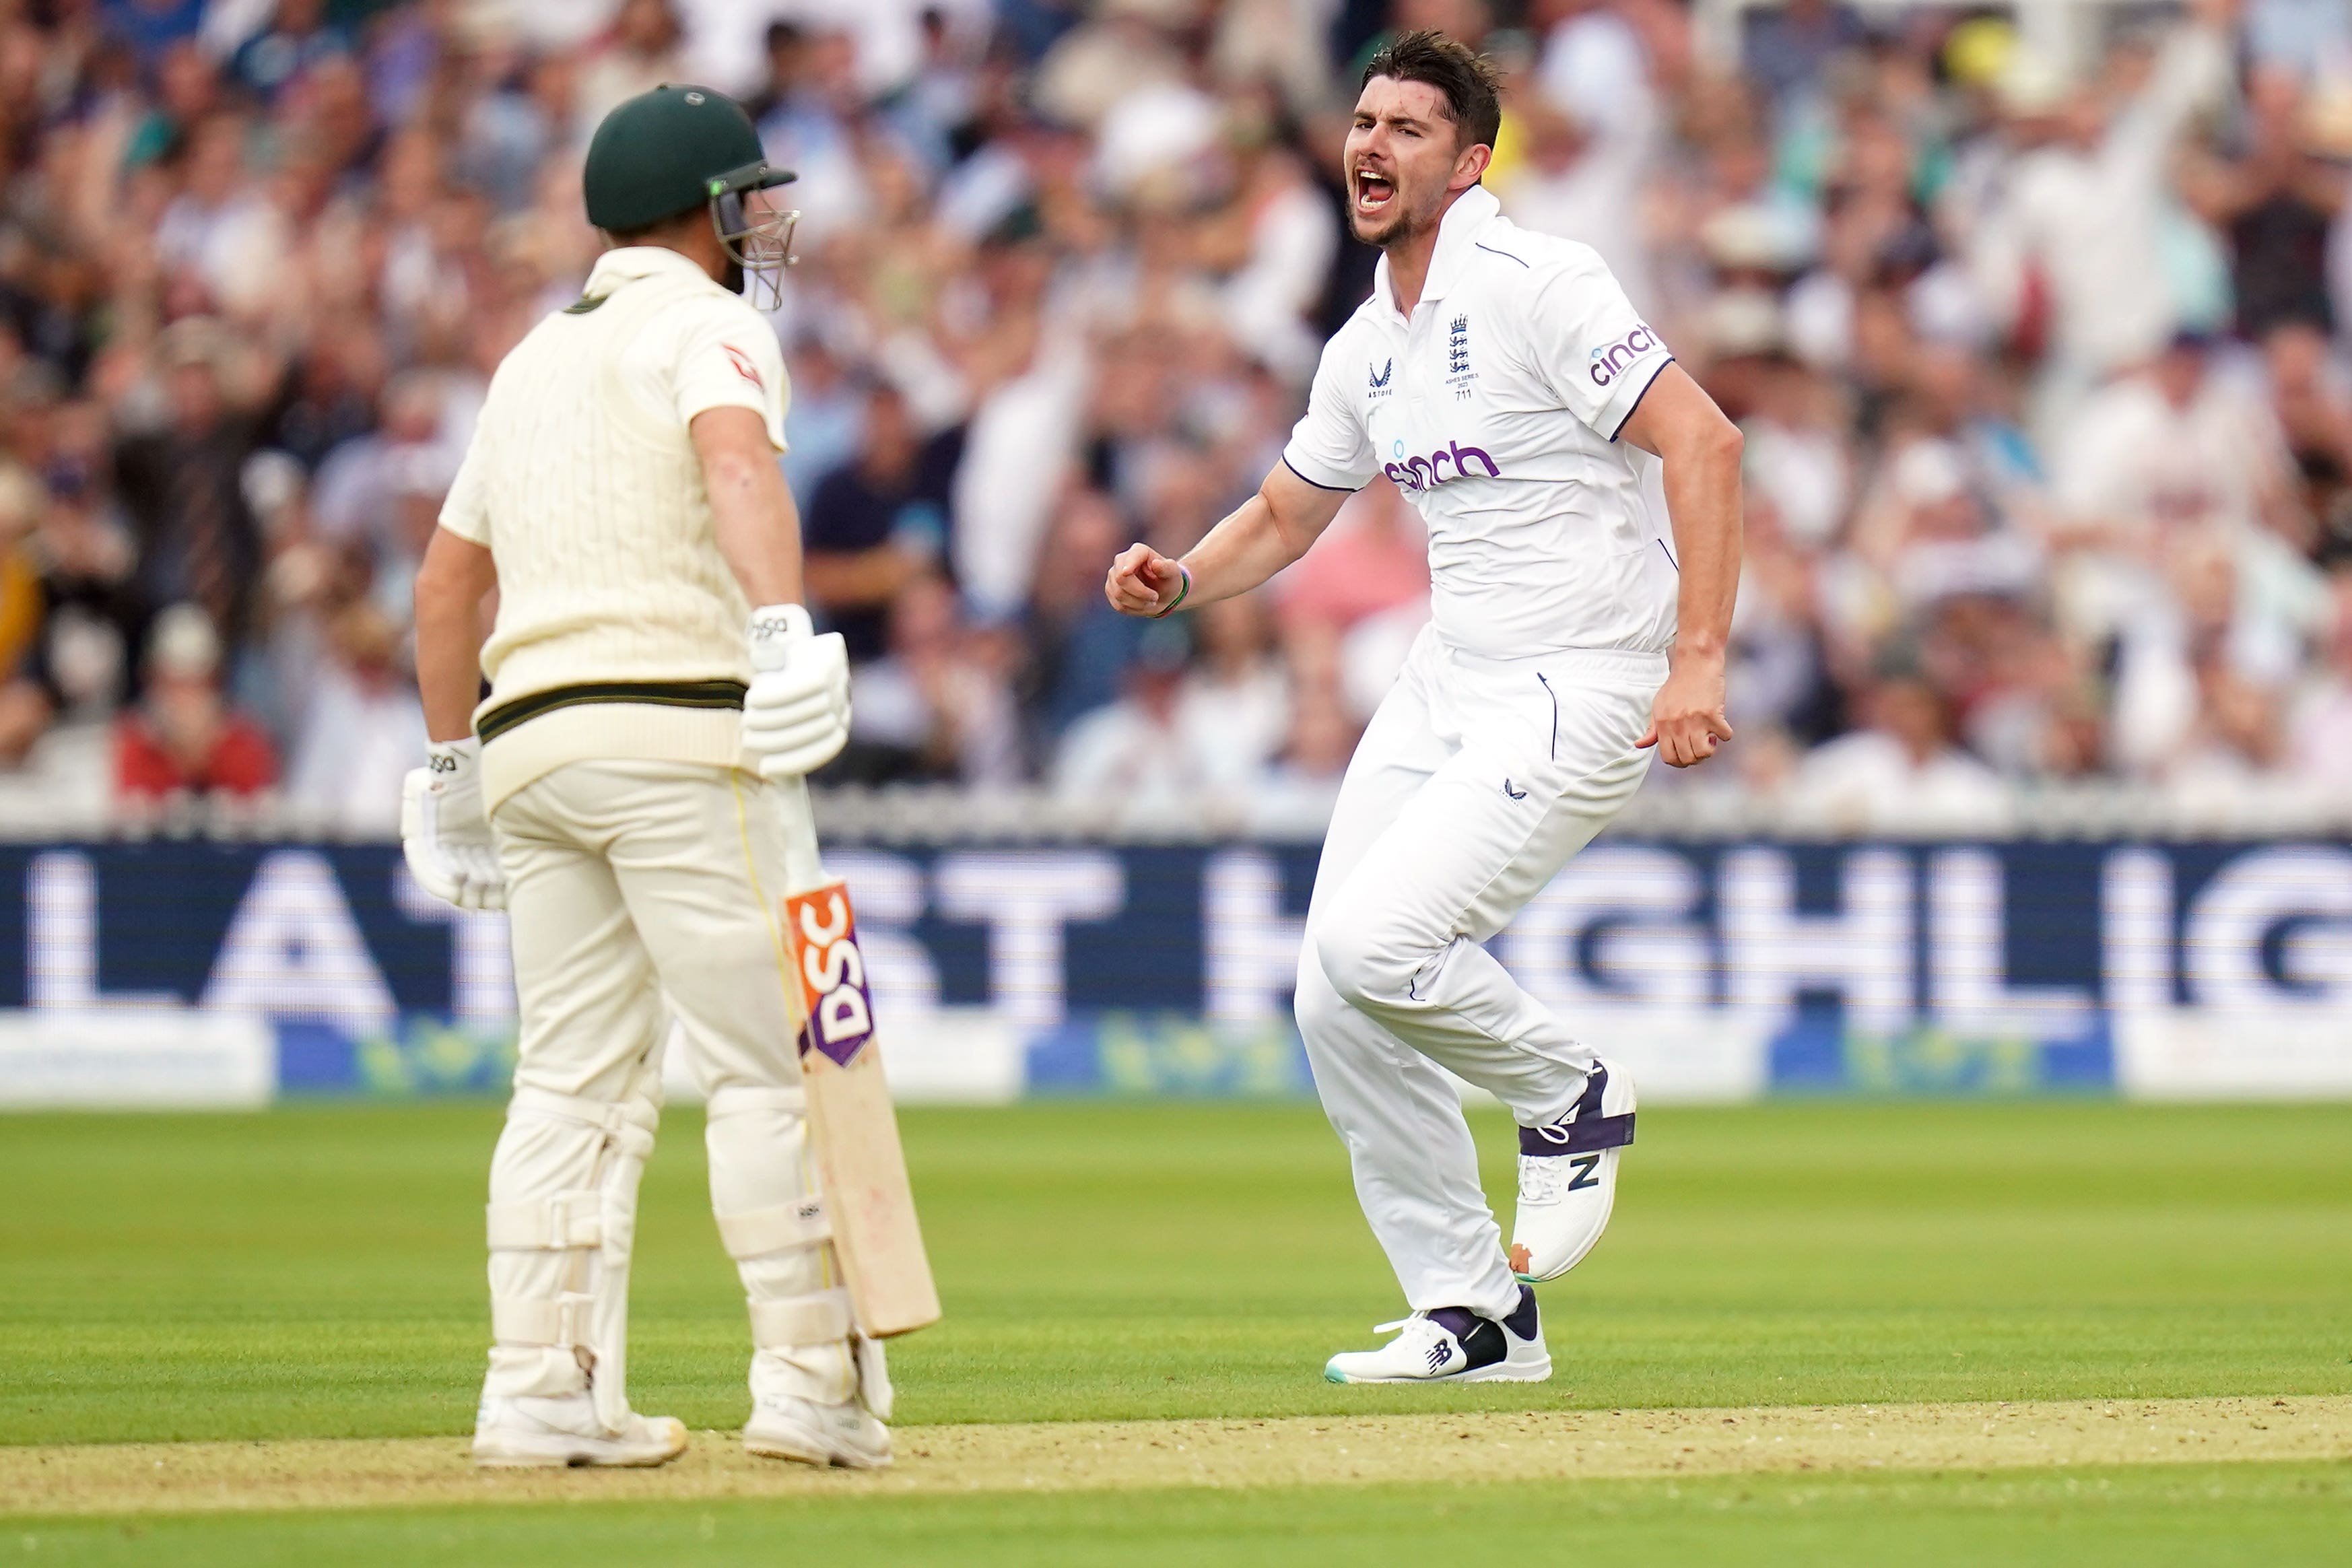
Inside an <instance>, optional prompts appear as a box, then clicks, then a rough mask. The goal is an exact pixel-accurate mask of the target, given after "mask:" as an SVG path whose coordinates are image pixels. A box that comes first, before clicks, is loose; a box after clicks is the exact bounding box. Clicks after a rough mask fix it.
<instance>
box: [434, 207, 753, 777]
mask: <svg viewBox="0 0 2352 1568" xmlns="http://www.w3.org/2000/svg"><path fill="white" fill-rule="evenodd" d="M786 395H787V394H786V386H785V381H784V369H783V362H782V353H781V352H780V351H779V350H778V349H777V346H776V340H775V335H774V333H773V332H772V331H771V330H770V329H769V327H768V325H767V323H766V322H765V321H764V320H762V319H761V317H760V316H759V314H758V313H757V312H756V311H754V310H753V309H752V308H751V307H750V305H748V304H747V303H745V302H744V301H743V300H742V299H741V298H739V297H737V296H735V295H733V294H730V293H729V292H727V291H726V290H725V289H723V288H721V287H719V285H718V284H716V283H714V282H712V281H711V279H710V278H709V277H708V276H706V275H705V274H704V273H703V272H702V270H701V268H699V267H697V266H695V264H694V263H692V262H691V261H689V260H688V259H687V258H686V257H684V256H678V255H677V254H676V253H674V252H670V251H666V250H658V249H654V248H651V247H643V246H636V247H629V248H625V249H622V250H615V251H610V252H607V253H606V254H605V255H604V257H603V258H602V259H601V260H600V261H599V262H598V264H597V267H596V269H595V271H594V272H593V274H591V276H590V277H589V282H588V288H587V292H586V293H585V294H584V295H583V297H582V298H581V299H580V301H579V302H578V303H577V304H575V305H573V306H572V307H570V308H567V309H565V310H562V311H559V312H557V313H556V314H554V315H551V316H550V317H548V318H547V319H545V320H544V321H541V323H540V324H539V325H538V326H537V327H535V328H533V329H531V331H530V334H529V335H528V336H526V337H525V338H524V339H523V340H522V341H521V342H520V344H518V345H517V346H516V347H515V349H514V350H513V351H512V352H511V353H509V355H508V356H507V358H506V360H505V361H504V362H502V363H501V364H500V365H499V369H498V373H497V374H496V375H495V376H494V377H493V378H492V379H491V382H490V389H489V393H488V398H487V399H486V401H485V402H484V404H483V408H482V414H481V420H480V423H479V424H478V426H477V427H476V430H475V433H474V438H473V443H472V444H471V446H470V447H469V448H468V449H467V454H466V460H465V463H464V465H463V466H462V468H461V469H460V471H459V474H458V476H457V481H456V483H455V484H454V485H453V486H452V487H451V490H450V495H449V499H448V502H447V503H446V506H445V507H444V509H443V511H442V514H441V526H442V527H443V528H448V529H449V530H450V531H451V532H453V533H456V534H457V535H459V536H460V537H462V538H469V539H472V540H473V541H474V542H476V543H478V544H481V545H485V546H487V547H488V549H489V550H490V552H491V556H492V559H493V560H494V561H495V563H496V565H497V568H498V579H499V612H498V622H497V625H496V628H495V630H494V631H493V632H491V635H490V639H489V642H488V644H487V645H486V646H485V647H484V648H483V650H482V668H483V671H484V673H485V674H487V675H488V677H489V679H490V682H491V690H490V696H489V698H488V701H486V702H485V703H483V705H482V706H481V707H480V709H479V710H478V712H477V713H476V715H475V723H476V726H477V727H478V729H479V730H480V731H481V733H482V736H483V740H484V746H483V756H482V776H483V786H484V792H485V795H486V797H487V802H486V803H487V804H488V807H489V809H490V810H494V811H495V810H497V808H498V806H499V802H500V801H502V800H505V799H506V798H507V797H508V796H509V795H511V794H513V793H514V792H515V791H516V790H518V789H522V788H523V787H524V786H526V785H528V784H530V782H531V781H532V780H534V779H538V778H540V777H541V776H543V775H544V774H546V773H548V772H550V771H551V770H552V769H554V768H559V767H562V765H563V764H565V763H567V762H574V761H587V760H601V759H612V758H654V759H660V760H667V761H679V762H702V763H709V764H711V765H713V766H718V767H733V766H736V765H737V764H738V762H739V758H740V752H741V737H740V718H741V706H742V701H741V699H742V685H743V683H744V682H746V681H748V680H749V679H750V676H751V660H750V655H749V651H748V649H747V647H746V644H745V642H744V622H745V621H746V619H747V618H748V616H749V614H750V612H751V606H750V604H749V603H748V602H747V601H746V600H745V598H744V595H743V591H742V590H741V588H740V586H739V585H738V584H737V583H736V581H735V578H734V574H733V573H732V571H730V570H729V568H728V565H727V562H726V559H725V558H724V557H723V556H722V555H721V554H720V553H719V546H718V542H717V540H716V538H715V537H714V534H713V529H712V520H711V514H710V506H709V498H708V497H707V495H706V493H705V491H704V489H703V483H702V470H701V465H700V463H699V461H698V458H697V456H696V454H695V450H694V444H693V441H692V438H691V436H690V435H689V434H688V423H689V422H690V421H691V420H692V419H693V417H694V415H695V414H696V413H701V412H702V411H703V410H704V409H707V408H712V407H719V406H725V405H740V406H745V407H751V408H753V409H756V410H758V411H759V412H760V413H761V414H762V415H763V417H765V418H766V420H767V423H768V425H769V435H770V440H771V441H772V443H773V444H775V445H776V446H777V447H778V448H779V449H780V450H781V449H782V445H783V438H782V422H783V411H784V402H785V399H786Z"/></svg>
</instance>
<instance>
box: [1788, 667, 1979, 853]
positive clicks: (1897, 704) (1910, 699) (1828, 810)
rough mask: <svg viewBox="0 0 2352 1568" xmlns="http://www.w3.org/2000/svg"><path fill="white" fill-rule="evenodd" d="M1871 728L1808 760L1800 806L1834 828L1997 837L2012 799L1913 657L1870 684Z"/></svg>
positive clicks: (1867, 722) (1866, 707)
mask: <svg viewBox="0 0 2352 1568" xmlns="http://www.w3.org/2000/svg"><path fill="white" fill-rule="evenodd" d="M1861 709H1862V713H1863V716H1864V727H1863V728H1861V729H1857V730H1854V731H1852V732H1851V733H1849V734H1846V735H1843V736H1841V737H1838V738H1837V739H1835V740H1832V741H1831V742H1829V743H1828V744H1827V745H1825V746H1823V747H1821V748H1820V749H1819V750H1817V751H1815V752H1813V753H1812V754H1811V756H1809V757H1807V758H1805V760H1804V763H1803V765H1802V766H1801V768H1799V769H1798V772H1797V778H1796V785H1795V789H1794V790H1793V791H1792V794H1793V797H1794V799H1793V801H1792V804H1794V805H1795V806H1796V807H1797V809H1798V810H1800V811H1801V812H1802V813H1803V814H1804V815H1805V816H1806V817H1808V818H1811V819H1813V820H1816V821H1819V822H1820V823H1822V825H1823V826H1825V827H1827V828H1829V829H1830V830H1832V831H1839V832H1850V833H1870V832H1900V831H1914V832H1917V831H1925V832H1947V833H1952V832H1957V833H1986V832H1999V831H2000V830H2001V829H2002V828H2003V827H2004V826H2005V825H2006V823H2007V820H2008V813H2009V798H2008V794H2007V791H2005V790H2004V789H2002V788H2001V784H2000V777H1999V776H1998V775H1996V774H1995V773H1994V772H1993V771H1992V769H1991V768H1987V767H1986V766H1985V765H1984V764H1983V763H1981V762H1979V761H1978V760H1977V759H1976V758H1973V757H1970V756H1969V755H1968V753H1966V752H1964V751H1962V750H1961V749H1960V748H1959V747H1958V745H1957V744H1956V743H1955V741H1954V738H1953V717H1954V715H1953V711H1952V705H1951V702H1950V700H1949V699H1948V697H1947V696H1946V695H1945V694H1943V693H1942V692H1939V691H1937V689H1936V687H1935V686H1933V685H1930V684H1929V682H1928V680H1927V674H1926V673H1925V671H1924V670H1922V669H1921V668H1920V666H1919V664H1917V662H1916V658H1913V657H1906V656H1905V655H1904V654H1902V653H1899V652H1898V653H1890V654H1889V655H1888V656H1886V657H1885V658H1884V659H1883V660H1882V662H1881V664H1880V665H1879V668H1878V669H1877V670H1876V672H1875V673H1874V679H1873V680H1872V681H1871V682H1870V684H1869V685H1867V686H1866V687H1865V688H1864V694H1863V697H1862V702H1861Z"/></svg>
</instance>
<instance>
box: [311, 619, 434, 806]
mask: <svg viewBox="0 0 2352 1568" xmlns="http://www.w3.org/2000/svg"><path fill="white" fill-rule="evenodd" d="M327 653H328V662H327V666H326V669H325V671H324V673H323V674H321V675H320V679H319V685H318V689H317V692H316V695H314V696H313V697H312V699H311V710H310V713H309V714H308V715H307V716H305V721H304V723H303V726H302V732H301V734H302V741H301V747H300V749H299V750H298V751H297V752H296V753H295V754H294V763H293V767H292V768H290V769H289V771H288V774H287V779H286V797H287V800H288V801H289V803H291V804H292V805H294V806H295V807H296V808H298V809H299V810H301V811H302V812H303V813H304V814H305V815H306V816H307V817H309V819H310V821H313V822H316V823H318V824H320V825H321V826H325V827H330V828H333V829H337V830H340V831H343V832H349V833H372V834H389V833H394V832H397V831H399V830H400V783H401V779H403V778H404V776H405V775H406V774H407V772H408V770H409V769H410V768H414V767H415V766H416V758H417V755H418V753H420V752H422V751H423V750H424V749H425V710H424V708H423V707H421V706H418V703H417V699H416V684H415V674H414V672H412V671H411V670H410V669H409V668H408V666H407V665H406V664H404V662H403V661H402V659H401V657H400V628H399V627H398V626H397V625H395V624H394V622H393V620H392V618H391V617H390V616H388V615H386V614H385V613H384V612H383V611H381V610H379V609H377V608H376V607H375V606H374V605H373V604H370V603H368V602H367V601H363V600H362V601H357V602H354V603H352V605H350V606H349V607H348V608H346V609H345V610H344V611H343V612H341V614H339V615H337V616H336V617H335V618H334V620H333V621H332V622H331V623H330V624H329V626H328V628H327Z"/></svg>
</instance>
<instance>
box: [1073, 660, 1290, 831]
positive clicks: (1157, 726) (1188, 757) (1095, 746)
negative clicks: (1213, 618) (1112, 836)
mask: <svg viewBox="0 0 2352 1568" xmlns="http://www.w3.org/2000/svg"><path fill="white" fill-rule="evenodd" d="M1186 644H1187V639H1186V637H1185V635H1184V631H1183V629H1182V628H1181V626H1178V625H1173V624H1171V623H1169V622H1156V623H1154V624H1153V625H1151V626H1150V627H1149V628H1147V629H1146V631H1145V634H1144V637H1143V640H1142V643H1141V645H1140V646H1139V647H1138V649H1137V650H1136V657H1135V660H1134V662H1133V663H1132V664H1129V665H1128V668H1127V682H1126V686H1127V689H1126V692H1125V694H1124V695H1122V696H1121V697H1120V698H1119V700H1118V701H1117V702H1115V703H1112V704H1111V705H1109V706H1108V707H1100V708H1097V709H1096V710H1095V711H1094V712H1092V713H1090V714H1088V715H1087V716H1086V717H1084V718H1082V719H1080V720H1079V721H1078V722H1077V723H1076V724H1074V725H1072V726H1071V727H1070V731H1069V733H1068V734H1067V735H1066V736H1065V737H1063V738H1062V747H1061V752H1060V755H1059V756H1058V757H1057V758H1055V765H1054V792H1055V794H1056V795H1058V796H1060V797H1061V799H1062V800H1064V801H1066V802H1067V803H1068V804H1069V805H1070V806H1072V807H1074V808H1091V809H1093V810H1097V811H1101V810H1104V809H1105V808H1110V809H1111V814H1112V815H1113V816H1115V817H1116V819H1117V820H1118V821H1120V822H1124V823H1127V824H1129V825H1132V826H1143V825H1146V824H1150V823H1152V822H1154V821H1158V822H1160V823H1163V824H1165V823H1168V822H1171V821H1183V820H1186V819H1187V818H1188V817H1189V816H1190V815H1191V814H1192V812H1193V811H1195V810H1198V809H1199V808H1200V807H1202V805H1203V804H1204V803H1205V804H1207V805H1208V806H1210V807H1211V808H1212V809H1213V810H1216V811H1218V812H1219V813H1220V814H1221V815H1225V816H1230V815H1231V814H1233V813H1234V812H1237V811H1239V810H1243V809H1244V807H1245V806H1246V803H1247V800H1248V791H1249V787H1250V784H1251V781H1252V779H1253V776H1254V771H1255V770H1254V768H1252V767H1251V766H1250V765H1249V764H1248V763H1247V762H1245V761H1244V760H1243V758H1241V757H1239V756H1238V755H1237V754H1236V751H1235V749H1234V748H1233V747H1229V746H1227V745H1225V744H1224V743H1223V737H1220V736H1218V735H1217V734H1215V733H1214V729H1213V717H1211V716H1205V715H1203V714H1202V712H1201V710H1200V709H1199V708H1197V707H1195V708H1193V709H1192V711H1191V712H1190V713H1189V714H1188V713H1187V711H1186V707H1185V704H1184V700H1183V698H1184V666H1185V663H1186V660H1187V656H1188V654H1189V653H1190V649H1189V648H1188V646H1187V645H1186ZM1204 718H1209V719H1210V722H1209V723H1208V724H1204V723H1203V719H1204Z"/></svg>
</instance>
